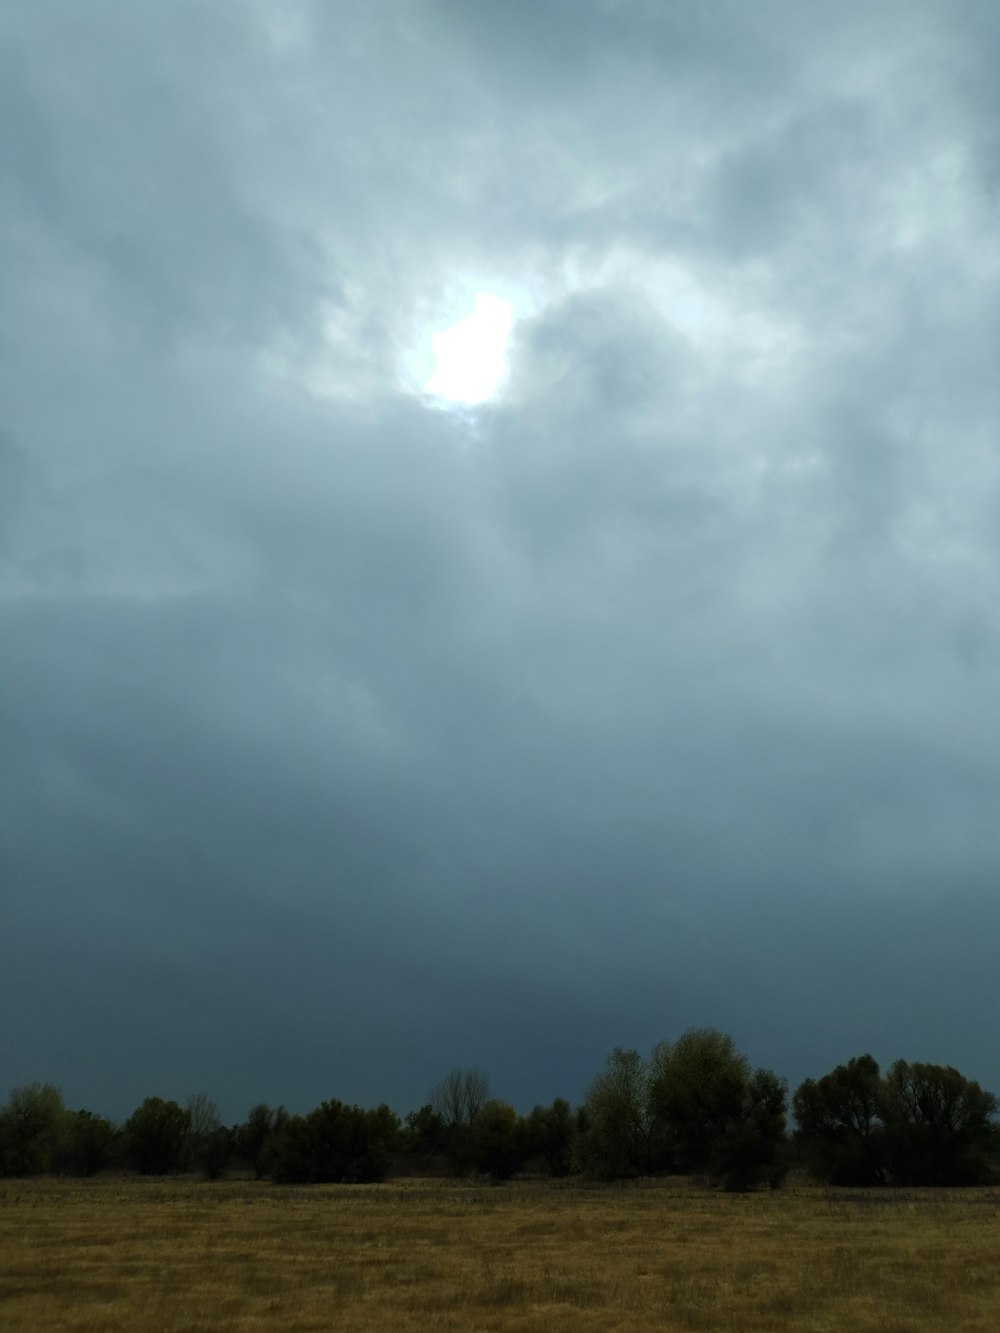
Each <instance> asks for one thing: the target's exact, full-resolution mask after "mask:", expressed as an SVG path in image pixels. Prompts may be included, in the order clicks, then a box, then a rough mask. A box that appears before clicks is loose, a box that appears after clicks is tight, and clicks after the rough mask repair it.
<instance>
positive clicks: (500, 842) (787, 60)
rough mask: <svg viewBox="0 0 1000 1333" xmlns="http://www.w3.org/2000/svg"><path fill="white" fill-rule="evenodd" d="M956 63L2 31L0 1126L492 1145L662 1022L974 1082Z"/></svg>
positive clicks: (953, 40) (991, 686)
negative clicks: (379, 1132) (462, 1076)
mask: <svg viewBox="0 0 1000 1333" xmlns="http://www.w3.org/2000/svg"><path fill="white" fill-rule="evenodd" d="M998 61H1000V7H998V6H996V5H993V4H989V3H977V2H976V0H905V2H904V0H900V3H896V2H895V0H863V2H860V0H847V2H846V3H841V4H838V5H836V6H831V5H829V4H826V3H811V2H807V0H755V3H753V4H749V3H745V2H744V0H659V2H658V0H338V2H337V3H333V2H331V3H320V0H314V2H312V3H311V2H310V0H239V2H237V0H157V2H156V3H153V0H150V2H149V3H145V2H141V3H140V2H137V0H87V3H85V4H82V3H80V2H79V0H6V3H5V4H4V5H3V6H2V10H0V124H2V125H3V132H2V135H0V857H2V862H0V870H2V900H0V1012H2V1014H3V1019H2V1024H0V1079H2V1080H3V1081H4V1084H5V1086H4V1087H3V1088H0V1097H2V1096H5V1095H6V1091H7V1090H8V1089H9V1088H11V1087H14V1086H17V1085H20V1084H23V1083H26V1082H29V1081H32V1080H35V1079H41V1080H49V1081H52V1082H55V1083H58V1084H60V1085H61V1086H62V1088H63V1090H64V1093H65V1095H66V1099H67V1102H68V1103H69V1104H70V1105H73V1106H88V1107H91V1108H92V1109H95V1110H99V1111H102V1112H104V1113H106V1114H111V1115H113V1116H115V1117H124V1116H125V1115H127V1114H128V1113H129V1112H130V1111H131V1110H132V1109H133V1107H134V1106H135V1105H136V1104H137V1103H138V1102H139V1101H141V1100H142V1099H143V1098H144V1097H146V1096H148V1095H154V1094H155V1095H159V1096H164V1097H176V1098H178V1099H179V1100H184V1099H186V1098H187V1097H188V1096H190V1095H191V1094H192V1093H194V1092H196V1091H199V1090H204V1091H206V1092H208V1093H209V1094H210V1095H212V1096H213V1097H215V1098H217V1099H218V1101H219V1103H220V1106H221V1108H222V1111H223V1115H224V1116H225V1117H226V1118H227V1119H230V1120H232V1119H239V1118H243V1116H244V1115H245V1113H246V1111H247V1109H248V1108H249V1106H250V1105H251V1104H252V1103H253V1102H256V1101H260V1100H264V1101H268V1102H273V1103H277V1102H283V1103H285V1104H287V1105H288V1106H289V1107H291V1108H292V1109H293V1110H298V1111H305V1110H309V1109H310V1108H311V1107H312V1106H314V1105H316V1104H317V1103H318V1102H319V1101H320V1100H322V1099H325V1098H328V1097H339V1098H341V1099H342V1100H345V1101H352V1102H359V1103H361V1104H364V1105H371V1104H375V1103H377V1102H379V1101H382V1100H385V1101H388V1102H389V1103H390V1104H391V1105H393V1106H394V1107H395V1108H396V1109H397V1110H398V1111H400V1112H401V1113H405V1112H406V1111H408V1110H410V1109H412V1108H414V1107H416V1106H418V1105H420V1104H421V1103H422V1102H423V1101H424V1100H426V1094H427V1090H428V1088H429V1086H430V1085H431V1084H432V1083H434V1082H435V1081H436V1080H437V1079H438V1078H440V1077H441V1075H442V1074H444V1073H445V1072H446V1071H447V1070H448V1069H449V1068H450V1067H451V1066H453V1065H473V1064H475V1065H479V1066H481V1067H482V1068H483V1069H484V1070H486V1072H487V1073H488V1074H489V1076H490V1079H491V1083H492V1087H493V1091H494V1092H495V1093H496V1094H497V1095H500V1096H503V1097H505V1098H506V1099H508V1100H510V1101H512V1102H513V1103H514V1104H515V1105H517V1106H518V1107H519V1109H522V1110H527V1109H530V1107H531V1106H532V1105H533V1104H534V1103H535V1102H539V1101H544V1102H549V1101H551V1100H552V1098H553V1097H556V1096H565V1097H567V1098H569V1099H570V1100H573V1101H577V1100H579V1099H580V1098H582V1096H583V1094H584V1092H585V1090H586V1087H587V1084H588V1083H589V1082H590V1080H591V1079H592V1077H593V1076H594V1075H595V1074H596V1073H597V1072H598V1070H599V1069H600V1067H601V1065H602V1063H603V1061H604V1058H605V1057H606V1055H607V1054H608V1053H609V1051H610V1050H611V1048H612V1047H613V1046H615V1045H623V1046H636V1047H638V1048H639V1049H640V1050H642V1051H644V1052H646V1051H648V1050H649V1049H650V1047H651V1046H652V1045H653V1044H654V1043H655V1042H656V1041H659V1040H661V1039H665V1038H666V1039H670V1038H674V1037H676V1036H678V1035H679V1034H680V1033H681V1032H683V1031H684V1030H685V1029H687V1028H688V1027H691V1026H715V1027H719V1028H722V1029H723V1030H725V1031H727V1032H729V1033H731V1034H732V1035H733V1037H734V1038H735V1039H736V1041H737V1043H738V1044H739V1045H740V1047H741V1049H743V1050H744V1051H745V1052H746V1053H747V1055H748V1056H749V1057H750V1059H751V1060H752V1061H753V1063H754V1064H763V1065H767V1066H770V1067H772V1068H774V1069H775V1070H776V1071H777V1072H778V1073H780V1074H782V1075H784V1076H785V1077H787V1078H788V1079H789V1081H790V1083H791V1085H792V1087H794V1086H796V1085H797V1083H798V1082H799V1081H801V1079H803V1078H804V1077H806V1076H808V1075H814V1076H819V1075H821V1074H823V1073H825V1072H827V1071H828V1070H829V1069H830V1068H832V1067H833V1066H834V1065H835V1064H837V1063H839V1062H841V1061H843V1060H846V1059H848V1058H849V1057H851V1056H854V1055H858V1054H861V1053H863V1052H864V1051H869V1050H870V1051H871V1052H872V1053H873V1054H874V1055H875V1056H876V1058H877V1059H879V1060H880V1061H882V1062H883V1063H888V1062H890V1061H892V1060H894V1059H897V1058H900V1057H902V1058H906V1059H911V1060H930V1061H935V1062H940V1063H951V1064H954V1065H956V1066H957V1067H958V1068H959V1069H961V1070H962V1072H963V1073H965V1074H967V1075H969V1076H970V1077H974V1078H977V1079H979V1080H980V1081H981V1082H982V1083H984V1084H985V1085H986V1086H988V1087H992V1088H994V1089H998V1090H1000V1050H998V1045H997V1026H996V1019H997V1014H996V995H997V946H998V938H1000V894H998V869H1000V818H998V811H1000V744H998V742H1000V679H998V666H1000V438H998V427H1000V373H998V360H1000V358H998V352H1000V296H998V279H1000V216H998V211H1000V210H998V202H1000V195H998V191H1000V85H998V83H997V77H996V71H997V67H998ZM477 298H480V301H479V307H478V308H479V309H480V311H481V312H482V311H487V312H489V311H492V312H493V314H494V315H496V316H497V318H496V319H495V320H494V325H493V326H491V327H492V335H491V336H492V343H491V346H492V351H493V357H494V361H493V363H492V370H491V369H490V365H484V363H482V362H480V363H479V365H478V372H479V380H478V381H477V383H478V384H479V387H478V388H477V389H475V390H473V389H469V390H468V391H467V393H466V395H465V396H466V398H478V401H471V402H470V401H464V400H463V396H462V380H461V371H460V369H459V370H458V371H456V370H455V369H454V366H451V367H449V365H447V364H444V363H443V361H442V362H441V363H439V362H438V360H437V359H436V358H437V353H436V351H435V342H434V339H435V337H437V336H438V335H440V334H442V333H446V332H447V330H449V329H453V328H454V327H455V326H456V325H458V324H462V329H461V331H460V333H459V335H457V338H456V336H454V335H453V336H452V337H451V339H450V340H449V339H448V338H445V339H443V340H439V342H438V343H437V349H438V351H440V352H441V353H442V357H444V355H445V353H446V352H447V350H448V349H449V348H451V349H452V350H453V349H454V346H455V343H456V341H457V343H458V344H459V349H460V351H461V349H462V348H463V347H464V348H465V353H466V354H467V357H468V358H472V359H474V358H475V357H476V356H477V352H476V348H477V347H478V342H477V333H476V330H477V324H476V322H475V321H474V320H473V321H471V322H469V323H462V322H463V321H465V320H466V319H467V318H468V317H469V316H471V315H473V314H474V312H475V311H476V309H477ZM481 298H487V299H486V300H482V299H481ZM505 320H506V321H507V322H509V333H508V336H507V341H506V343H505V344H504V343H503V337H504V321H505ZM480 323H482V321H480ZM501 354H502V356H503V358H504V361H503V371H502V374H501V375H500V377H499V379H498V380H497V384H496V389H495V391H493V392H492V394H490V392H489V391H490V385H491V381H492V379H496V378H497V373H498V372H499V370H500V366H499V363H498V362H497V361H496V358H497V357H498V356H499V355H501ZM476 369H477V366H476V365H475V364H473V365H472V366H471V368H470V367H468V366H467V367H466V375H467V377H468V375H469V374H471V373H472V371H473V370H476ZM445 385H450V386H451V388H450V389H449V390H448V392H447V393H446V392H445V391H444V389H443V388H442V386H445ZM448 394H450V396H448Z"/></svg>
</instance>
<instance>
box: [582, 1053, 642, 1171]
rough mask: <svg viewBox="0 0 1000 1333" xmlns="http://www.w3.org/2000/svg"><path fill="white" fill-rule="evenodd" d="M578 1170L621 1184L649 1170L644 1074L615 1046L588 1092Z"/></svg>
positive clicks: (634, 1056)
mask: <svg viewBox="0 0 1000 1333" xmlns="http://www.w3.org/2000/svg"><path fill="white" fill-rule="evenodd" d="M581 1121H582V1125H583V1126H585V1128H581V1132H580V1134H579V1135H578V1137H577V1140H576V1156H577V1163H578V1165H579V1166H580V1167H581V1168H582V1169H583V1170H584V1171H587V1172H588V1173H589V1174H591V1175H595V1176H597V1177H599V1178H600V1179H603V1180H622V1179H627V1178H629V1177H633V1176H640V1175H643V1174H644V1173H645V1172H646V1171H648V1170H649V1136H650V1128H651V1118H650V1114H649V1069H648V1067H647V1065H646V1062H645V1061H644V1060H643V1059H642V1057H641V1056H640V1055H639V1052H638V1051H635V1050H624V1049H622V1047H620V1046H616V1047H615V1049H614V1050H613V1051H612V1052H611V1054H610V1055H609V1056H608V1059H607V1063H606V1065H605V1067H604V1070H603V1071H602V1072H601V1073H600V1074H598V1076H597V1077H596V1078H595V1079H594V1081H593V1083H592V1084H591V1085H590V1088H589V1090H588V1092H587V1097H586V1100H585V1102H584V1105H583V1108H582V1116H581Z"/></svg>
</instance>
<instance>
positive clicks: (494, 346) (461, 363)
mask: <svg viewBox="0 0 1000 1333" xmlns="http://www.w3.org/2000/svg"><path fill="white" fill-rule="evenodd" d="M512 322H513V306H512V305H511V303H510V301H504V300H503V299H502V298H501V297H499V296H493V295H492V294H491V293H490V292H480V293H479V295H478V296H477V297H476V304H475V308H474V309H473V311H472V313H471V314H470V315H467V316H466V317H465V319H463V320H460V321H459V322H458V323H457V324H453V325H452V326H451V328H449V329H444V330H442V332H440V333H436V334H435V335H434V337H433V339H432V340H431V345H432V347H433V349H434V359H435V367H434V371H433V373H432V375H431V377H430V379H429V380H428V381H427V382H426V384H425V385H424V389H425V390H426V392H427V393H432V394H434V395H435V397H437V398H444V399H447V400H448V401H449V402H453V403H483V402H485V401H486V400H487V399H488V398H492V397H493V395H494V394H495V393H496V391H497V389H498V388H499V386H500V382H501V380H502V379H503V375H504V371H505V370H506V368H507V363H506V349H507V339H508V337H509V335H510V328H511V324H512Z"/></svg>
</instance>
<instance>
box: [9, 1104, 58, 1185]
mask: <svg viewBox="0 0 1000 1333" xmlns="http://www.w3.org/2000/svg"><path fill="white" fill-rule="evenodd" d="M67 1129H68V1113H67V1111H66V1108H65V1106H64V1105H63V1098H62V1093H61V1092H60V1090H59V1089H58V1088H57V1087H54V1086H53V1084H51V1083H29V1084H26V1085H25V1086H24V1087H21V1088H15V1089H14V1090H13V1091H12V1092H11V1094H10V1097H9V1098H8V1100H7V1104H6V1106H5V1107H4V1108H3V1110H2V1111H0V1174H3V1175H5V1176H37V1175H41V1174H42V1173H43V1172H46V1171H51V1170H52V1169H53V1167H54V1166H56V1165H57V1162H58V1158H59V1154H60V1152H61V1151H62V1148H63V1145H64V1143H65V1140H66V1134H67Z"/></svg>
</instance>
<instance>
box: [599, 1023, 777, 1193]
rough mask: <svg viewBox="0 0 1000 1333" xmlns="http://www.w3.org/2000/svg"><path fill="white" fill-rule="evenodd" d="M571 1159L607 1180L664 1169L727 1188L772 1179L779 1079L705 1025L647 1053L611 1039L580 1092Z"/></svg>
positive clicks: (774, 1182) (771, 1181) (774, 1180)
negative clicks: (611, 1046)
mask: <svg viewBox="0 0 1000 1333" xmlns="http://www.w3.org/2000/svg"><path fill="white" fill-rule="evenodd" d="M576 1159H577V1163H578V1165H579V1166H580V1167H581V1169H583V1170H584V1171H587V1172H589V1173H590V1174H592V1175H595V1176H597V1177H599V1178H601V1179H605V1180H620V1179H625V1178H628V1177H635V1176H641V1175H650V1174H659V1173H667V1172H670V1173H677V1174H697V1175H702V1176H706V1177H708V1178H710V1179H713V1180H718V1181H720V1182H721V1183H722V1184H724V1185H725V1187H726V1188H727V1189H732V1190H745V1189H750V1188H751V1187H753V1186H754V1185H759V1184H763V1183H767V1184H769V1185H771V1186H777V1185H778V1184H780V1183H781V1180H782V1178H783V1176H784V1174H785V1170H786V1165H787V1164H786V1153H785V1084H784V1082H783V1081H782V1080H781V1079H779V1078H778V1076H777V1075H776V1074H774V1073H772V1072H771V1071H770V1070H769V1069H752V1068H751V1066H750V1063H749V1061H748V1060H747V1059H746V1057H745V1056H743V1055H741V1054H740V1053H739V1052H738V1051H737V1049H736V1047H735V1045H734V1043H733V1040H732V1038H731V1037H728V1036H726V1035H725V1034H724V1033H722V1032H717V1031H715V1030H714V1029H712V1028H705V1029H693V1030H692V1031H690V1032H686V1033H685V1034H684V1035H683V1036H682V1037H680V1038H679V1039H678V1040H677V1041H676V1042H672V1043H671V1042H661V1043H660V1045H659V1046H657V1047H656V1048H655V1049H654V1051H653V1053H652V1055H651V1057H650V1058H649V1060H643V1059H642V1057H641V1056H640V1055H639V1053H638V1051H634V1050H622V1049H621V1048H617V1049H616V1050H614V1051H613V1052H612V1053H611V1055H610V1056H609V1057H608V1061H607V1064H606V1066H605V1069H604V1071H603V1073H601V1074H599V1075H598V1077H597V1078H596V1079H595V1080H594V1082H593V1083H592V1084H591V1087H590V1091H589V1092H588V1094H587V1099H586V1101H585V1102H584V1106H583V1110H582V1115H581V1132H580V1134H579V1137H578V1139H577V1145H576Z"/></svg>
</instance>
